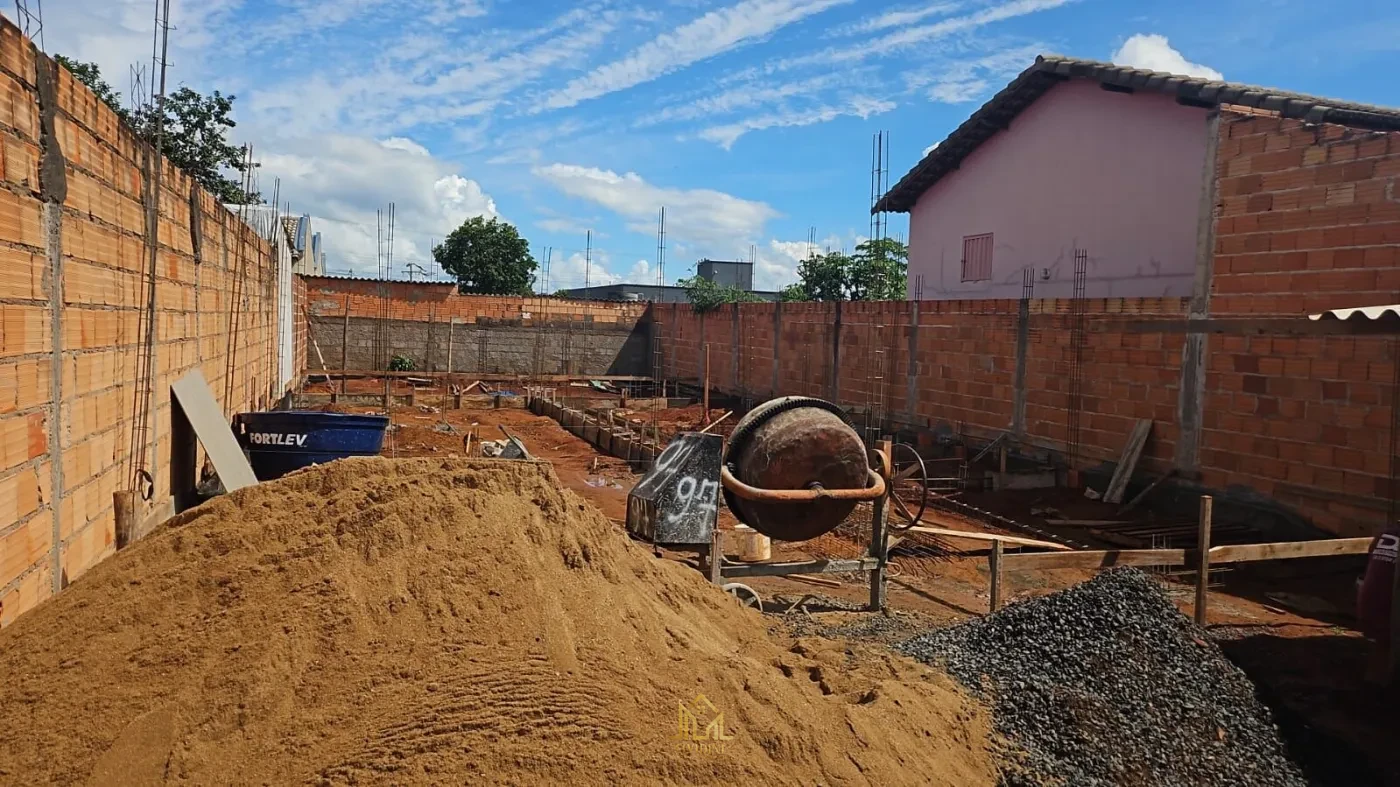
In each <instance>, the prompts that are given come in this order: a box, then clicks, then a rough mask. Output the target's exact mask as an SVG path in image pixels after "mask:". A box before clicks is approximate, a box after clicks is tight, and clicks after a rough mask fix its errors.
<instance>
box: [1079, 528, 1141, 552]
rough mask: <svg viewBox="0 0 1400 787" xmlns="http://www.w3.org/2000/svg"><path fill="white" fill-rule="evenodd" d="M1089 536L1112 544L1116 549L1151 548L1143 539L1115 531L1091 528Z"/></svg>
mask: <svg viewBox="0 0 1400 787" xmlns="http://www.w3.org/2000/svg"><path fill="white" fill-rule="evenodd" d="M1089 535H1091V536H1093V537H1094V538H1097V539H1098V540H1100V541H1102V542H1104V543H1106V544H1112V545H1114V546H1116V547H1125V548H1127V549H1145V548H1147V547H1148V546H1150V545H1149V544H1148V543H1147V542H1146V541H1143V540H1142V539H1141V538H1137V537H1134V536H1130V535H1126V534H1124V533H1119V532H1117V531H1113V530H1100V529H1098V528H1096V527H1091V528H1089Z"/></svg>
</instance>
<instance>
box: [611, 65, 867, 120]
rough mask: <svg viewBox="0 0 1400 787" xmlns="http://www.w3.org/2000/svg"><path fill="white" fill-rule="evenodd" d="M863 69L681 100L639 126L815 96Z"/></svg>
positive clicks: (854, 75)
mask: <svg viewBox="0 0 1400 787" xmlns="http://www.w3.org/2000/svg"><path fill="white" fill-rule="evenodd" d="M861 73H862V72H861V71H858V70H852V71H847V72H842V73H832V74H822V75H820V76H816V77H813V78H811V79H803V80H799V81H797V82H789V83H786V84H776V85H773V84H754V83H750V84H745V85H741V86H739V87H736V88H731V89H729V90H726V91H724V92H722V93H716V94H714V95H710V96H704V97H701V98H698V99H692V100H688V101H678V102H676V103H675V104H673V105H671V106H668V107H666V108H664V109H662V110H661V111H660V112H657V113H655V114H653V115H648V116H647V117H644V118H642V119H641V120H640V121H639V123H638V125H642V126H650V125H655V124H657V123H666V122H670V121H676V120H694V119H696V118H704V117H713V116H715V115H724V114H730V113H733V112H736V111H739V110H743V109H750V108H752V107H756V106H761V105H764V104H771V103H775V102H778V101H782V100H785V99H792V98H800V97H806V96H812V95H816V94H818V93H820V92H822V91H824V90H827V89H830V88H833V87H840V86H845V85H849V84H851V83H852V82H853V81H854V78H859V76H860V75H861Z"/></svg>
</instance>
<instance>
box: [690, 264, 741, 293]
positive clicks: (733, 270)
mask: <svg viewBox="0 0 1400 787" xmlns="http://www.w3.org/2000/svg"><path fill="white" fill-rule="evenodd" d="M695 273H696V274H697V275H698V276H699V277H700V278H702V279H709V280H710V281H712V282H714V283H715V284H718V285H721V286H726V287H738V288H739V289H741V290H752V289H753V263H752V262H730V261H728V260H700V262H699V264H697V265H696V266H695Z"/></svg>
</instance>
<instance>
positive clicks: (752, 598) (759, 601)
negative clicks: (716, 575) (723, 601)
mask: <svg viewBox="0 0 1400 787" xmlns="http://www.w3.org/2000/svg"><path fill="white" fill-rule="evenodd" d="M721 590H723V591H724V592H725V593H728V594H729V595H731V596H733V597H734V598H735V599H737V600H738V602H739V606H741V607H753V608H754V609H756V610H758V611H759V612H762V611H763V597H762V596H760V595H758V593H757V592H756V591H755V590H754V589H753V588H751V587H749V586H748V585H745V584H744V583H742V582H730V583H729V584H727V585H724V586H723V587H722V588H721Z"/></svg>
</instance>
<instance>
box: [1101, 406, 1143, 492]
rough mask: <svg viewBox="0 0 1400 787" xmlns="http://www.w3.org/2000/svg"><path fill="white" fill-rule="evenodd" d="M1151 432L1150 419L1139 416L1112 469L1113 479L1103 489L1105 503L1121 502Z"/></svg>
mask: <svg viewBox="0 0 1400 787" xmlns="http://www.w3.org/2000/svg"><path fill="white" fill-rule="evenodd" d="M1151 433H1152V420H1151V419H1150V418H1140V419H1138V422H1137V423H1136V424H1134V425H1133V431H1132V434H1130V435H1129V436H1128V444H1127V445H1125V446H1123V456H1122V458H1120V459H1119V460H1118V467H1117V468H1116V469H1115V470H1114V471H1113V479H1112V480H1111V481H1109V482H1108V489H1106V490H1104V493H1103V499H1104V502H1105V503H1121V502H1123V493H1124V492H1125V491H1127V489H1128V482H1129V481H1131V480H1132V477H1133V471H1134V470H1136V469H1137V463H1138V459H1139V458H1141V457H1142V449H1143V446H1145V445H1147V436H1148V435H1149V434H1151Z"/></svg>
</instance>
